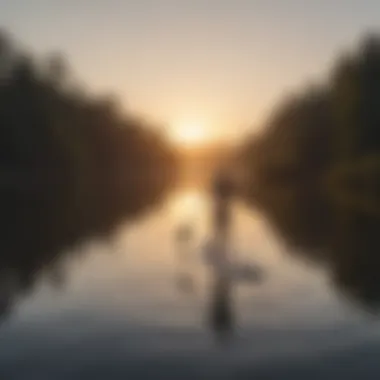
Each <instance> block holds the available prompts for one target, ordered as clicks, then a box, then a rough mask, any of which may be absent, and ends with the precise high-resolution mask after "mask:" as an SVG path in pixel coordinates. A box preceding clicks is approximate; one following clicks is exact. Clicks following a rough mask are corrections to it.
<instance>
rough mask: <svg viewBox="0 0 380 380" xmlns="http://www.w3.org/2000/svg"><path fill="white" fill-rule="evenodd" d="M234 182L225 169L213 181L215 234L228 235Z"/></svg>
mask: <svg viewBox="0 0 380 380" xmlns="http://www.w3.org/2000/svg"><path fill="white" fill-rule="evenodd" d="M232 195H233V184H232V181H231V180H230V178H229V177H228V175H227V173H226V172H225V171H219V172H218V173H217V174H216V176H215V178H214V183H213V201H214V210H213V229H214V235H215V236H219V237H221V236H226V235H227V233H228V231H229V230H230V225H231V198H232Z"/></svg>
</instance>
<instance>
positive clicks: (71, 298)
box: [0, 187, 380, 380]
mask: <svg viewBox="0 0 380 380" xmlns="http://www.w3.org/2000/svg"><path fill="white" fill-rule="evenodd" d="M189 221H190V223H191V225H192V226H193V228H194V231H193V232H194V237H193V239H192V240H191V246H189V250H188V252H186V253H185V254H183V252H179V250H178V245H177V243H176V237H175V232H176V230H177V228H178V227H179V226H181V224H183V223H187V222H189ZM46 234H49V230H48V229H47V230H46ZM209 235H210V199H209V195H208V194H207V192H205V191H204V190H202V189H201V188H196V187H187V188H179V189H177V190H175V191H173V192H172V193H170V194H169V195H168V196H167V197H166V198H165V199H163V200H162V202H160V203H159V204H156V205H154V206H152V207H151V208H150V209H148V210H145V212H144V213H143V214H141V215H136V216H134V217H133V218H129V219H126V220H125V221H124V222H122V223H120V224H119V225H118V226H117V227H116V228H114V229H113V230H112V232H110V233H108V234H106V235H103V236H102V237H98V238H88V239H87V238H86V239H84V240H83V241H81V242H79V243H76V244H75V245H73V246H70V247H67V248H63V249H62V250H61V251H60V254H59V257H56V258H55V262H54V263H53V264H54V265H50V264H49V267H48V270H47V269H46V270H45V269H41V270H39V269H38V268H36V267H35V266H33V267H32V268H33V269H32V270H31V272H33V281H29V283H28V284H29V285H27V286H26V285H22V284H20V282H21V280H20V278H21V277H22V276H21V275H20V273H24V272H23V271H27V270H28V269H27V268H24V267H23V266H22V265H19V266H15V265H13V266H12V265H6V266H4V267H3V268H2V271H1V283H0V291H1V295H0V297H1V298H0V302H1V304H0V311H1V312H2V316H3V320H2V324H1V325H0V378H1V379H12V380H13V379H15V380H24V379H25V380H26V379H28V380H31V379H32V380H34V379H38V380H44V379H49V380H50V379H57V380H60V379H103V378H108V379H125V378H129V379H154V378H158V379H180V378H181V379H212V378H216V379H233V378H237V379H240V378H242V379H250V378H253V376H258V377H259V378H278V379H285V378H300V379H301V378H304V377H305V376H308V378H309V379H314V378H315V379H317V378H318V379H319V378H321V379H322V378H323V379H330V378H331V379H332V378H334V379H335V378H337V377H338V378H339V376H342V377H343V376H345V378H359V377H360V378H374V379H375V378H376V379H377V378H379V376H380V362H379V361H378V354H379V353H380V330H379V324H378V320H377V318H376V317H375V315H374V314H373V313H369V312H368V311H366V310H365V309H364V308H363V307H358V305H357V304H356V303H355V302H353V301H352V300H351V299H350V298H349V297H347V296H346V295H344V292H342V291H341V290H340V289H339V287H337V286H335V284H334V283H333V279H332V278H333V275H332V273H331V272H332V270H331V266H328V265H316V264H315V263H314V262H312V261H310V260H307V259H306V260H302V259H300V256H302V254H301V255H298V254H294V252H292V250H294V249H295V248H294V247H292V246H291V245H290V244H288V243H287V242H286V239H284V236H282V235H281V234H280V233H279V232H278V230H277V229H276V228H274V226H273V225H272V223H271V220H270V218H267V217H266V215H265V214H263V212H262V211H260V210H259V209H257V208H255V207H253V206H247V205H246V204H245V203H243V202H241V201H239V200H236V201H235V203H234V205H233V228H232V231H231V242H230V243H231V246H232V251H233V252H232V254H233V255H234V257H235V258H237V259H239V260H242V261H244V262H253V263H255V264H257V265H259V266H260V267H261V268H262V270H263V273H264V276H263V279H262V281H261V282H260V283H240V282H239V281H235V282H233V281H232V282H230V283H229V284H228V297H226V298H225V303H226V305H225V307H227V308H228V310H229V317H228V318H229V320H228V325H229V326H228V328H229V329H230V330H231V331H230V335H229V337H228V339H227V340H222V339H220V333H221V331H219V329H218V326H216V325H215V324H213V322H212V318H210V315H211V314H212V313H213V308H215V302H214V301H215V297H216V293H215V289H214V287H213V278H212V274H211V272H210V269H209V268H208V267H207V265H206V264H205V262H204V257H203V255H202V246H203V245H204V244H205V242H206V241H207V239H208V237H209ZM20 239H22V237H20ZM185 256H186V257H185ZM25 266H27V265H26V264H25ZM45 266H46V265H45V264H43V265H41V267H43V268H45ZM224 291H227V290H226V289H224ZM363 376H364V377H363Z"/></svg>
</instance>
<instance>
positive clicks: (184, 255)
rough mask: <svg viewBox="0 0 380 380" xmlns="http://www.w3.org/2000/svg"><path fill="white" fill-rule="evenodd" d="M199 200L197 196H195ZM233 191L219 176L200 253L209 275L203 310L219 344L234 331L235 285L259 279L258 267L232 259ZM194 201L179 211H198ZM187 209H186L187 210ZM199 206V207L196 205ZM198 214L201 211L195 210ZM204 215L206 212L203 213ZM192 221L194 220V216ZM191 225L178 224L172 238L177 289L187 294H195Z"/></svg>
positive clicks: (210, 200) (184, 201) (255, 281)
mask: <svg viewBox="0 0 380 380" xmlns="http://www.w3.org/2000/svg"><path fill="white" fill-rule="evenodd" d="M198 196H199V193H198ZM233 198H234V189H233V186H232V182H231V181H230V179H229V178H228V177H226V176H225V175H224V173H222V172H221V173H218V175H217V176H216V177H215V180H214V184H213V186H212V188H211V192H210V198H209V202H210V206H211V207H209V209H208V214H209V215H208V216H209V221H210V225H209V226H208V233H206V244H204V246H203V251H202V255H203V257H202V260H203V261H202V264H206V266H207V269H208V272H207V275H208V281H207V283H208V298H209V299H208V309H207V310H206V314H207V321H208V326H209V327H210V329H211V331H213V332H214V333H215V335H216V338H217V339H218V340H219V341H220V342H223V343H225V342H227V341H229V338H231V337H232V333H233V331H234V328H235V318H234V299H233V288H234V285H236V284H238V283H240V282H248V283H251V284H252V283H255V284H257V283H258V282H259V280H261V279H262V276H261V274H262V273H261V272H260V270H259V268H258V267H257V266H253V265H249V264H248V263H245V262H241V261H239V260H237V259H236V257H234V253H235V252H234V248H233V244H232V240H231V238H232V229H233V228H232V227H233V224H234V221H233V213H232V211H233V205H234V203H233ZM196 199H197V198H196V197H194V196H193V197H189V196H188V197H183V198H182V201H183V206H185V207H182V211H185V212H189V210H191V211H192V212H194V211H196V210H197V207H196V206H197V203H196V202H195V203H194V200H196ZM189 200H190V201H191V200H192V201H193V203H191V202H190V208H188V207H186V206H189ZM199 204H200V203H198V205H199ZM198 211H200V210H199V209H198ZM202 211H203V212H205V210H204V209H203V210H202ZM192 219H193V220H195V218H194V215H193V218H192ZM194 227H195V226H194V225H191V222H187V223H186V222H184V223H182V224H180V225H179V226H178V228H177V230H176V233H175V234H174V239H175V240H176V242H177V254H178V257H179V258H180V262H181V265H182V266H181V268H180V274H179V277H178V287H179V288H180V290H181V291H182V292H183V293H185V294H188V293H189V292H191V291H193V290H194V286H195V284H194V280H193V278H192V273H191V270H192V269H193V270H194V268H192V267H191V260H192V259H194V256H195V252H196V249H195V247H196V246H197V245H196V244H194V237H195V236H194V231H193V229H194Z"/></svg>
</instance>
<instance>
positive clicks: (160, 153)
mask: <svg viewBox="0 0 380 380" xmlns="http://www.w3.org/2000/svg"><path fill="white" fill-rule="evenodd" d="M68 67H69V66H68V63H67V62H66V61H65V60H64V59H63V58H62V56H60V55H59V54H54V55H52V56H50V57H49V58H48V59H46V60H40V59H35V58H34V57H33V56H32V55H31V54H29V53H27V52H25V51H23V50H22V49H20V48H19V46H18V45H17V44H16V43H14V42H13V41H12V40H11V39H10V38H9V37H8V36H7V35H5V34H4V33H0V83H1V86H0V209H1V215H0V223H1V225H0V241H1V254H0V273H1V279H2V281H1V283H0V293H1V292H2V293H1V296H0V297H1V306H0V308H2V309H5V308H6V306H5V305H7V304H9V301H7V300H10V299H13V298H14V297H15V294H21V293H23V292H24V291H27V290H29V289H31V288H32V285H33V284H34V283H35V280H36V279H37V278H38V277H39V276H40V275H41V273H42V272H45V271H48V272H50V273H55V276H54V278H55V279H56V281H57V283H59V282H60V281H61V279H60V269H59V264H58V266H57V263H59V258H60V256H62V254H61V253H60V252H61V251H62V249H63V248H66V247H70V246H71V245H72V244H74V243H75V242H76V241H78V240H80V239H85V238H87V237H90V236H93V235H99V234H107V232H108V231H110V230H111V229H112V228H113V227H114V226H115V225H116V224H117V223H119V222H120V221H121V220H122V219H124V218H127V217H133V216H134V215H138V214H140V213H142V212H143V211H144V210H147V209H149V207H151V206H152V205H154V204H155V203H156V202H158V201H159V199H160V198H161V197H162V196H163V194H164V192H165V190H166V189H167V188H168V187H169V186H170V183H171V182H172V179H173V176H174V168H175V156H174V153H173V151H172V149H171V148H170V147H169V146H168V145H167V144H166V142H165V141H164V139H163V138H162V136H161V135H159V134H158V133H157V132H155V131H154V130H155V129H154V128H153V126H150V125H149V123H147V122H146V121H144V120H140V119H137V118H136V117H135V116H134V115H131V114H130V113H129V112H127V113H122V111H121V109H120V107H119V105H118V101H117V99H115V98H114V97H113V96H104V95H94V94H89V93H88V92H87V91H85V90H84V89H79V90H78V87H79V86H78V84H77V83H76V81H75V80H74V78H73V76H72V75H71V73H70V71H69V70H68ZM9 278H11V279H12V280H9Z"/></svg>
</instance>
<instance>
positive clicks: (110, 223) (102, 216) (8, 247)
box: [0, 181, 167, 318]
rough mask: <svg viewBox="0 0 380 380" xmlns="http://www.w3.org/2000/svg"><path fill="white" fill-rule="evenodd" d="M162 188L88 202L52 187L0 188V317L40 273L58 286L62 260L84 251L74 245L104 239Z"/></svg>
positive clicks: (153, 202) (151, 203) (154, 200)
mask: <svg viewBox="0 0 380 380" xmlns="http://www.w3.org/2000/svg"><path fill="white" fill-rule="evenodd" d="M148 184H149V181H148ZM166 191H167V189H166V188H163V187H162V186H155V185H154V182H152V183H150V186H147V187H146V188H145V190H143V189H141V190H140V191H139V192H138V193H136V194H135V196H133V197H128V198H127V199H128V201H126V200H125V199H124V201H123V202H122V203H121V202H119V203H117V204H116V203H113V201H112V200H110V201H109V202H108V201H107V202H104V203H98V204H94V203H91V206H89V205H86V204H79V203H77V202H75V199H73V198H68V197H65V198H62V197H59V196H58V195H56V194H54V193H52V192H50V193H46V194H40V195H36V194H29V195H26V194H17V193H14V192H13V193H5V192H4V191H3V192H1V193H0V209H1V211H2V212H1V215H0V226H1V228H0V242H1V243H0V244H1V251H2V253H1V256H0V317H2V318H4V317H6V316H7V315H8V314H9V312H10V311H11V309H12V305H13V304H14V303H15V302H17V300H18V299H19V298H21V297H23V296H24V295H27V294H29V293H31V292H32V291H33V288H34V285H35V284H36V283H37V282H38V280H40V279H41V278H45V279H47V280H48V281H49V282H50V284H51V285H53V286H54V287H56V288H62V287H63V285H64V282H65V270H64V264H65V262H66V261H67V259H69V258H71V257H73V256H75V255H77V254H79V252H80V253H81V254H83V251H80V250H75V249H73V248H74V247H75V246H76V245H78V244H79V243H80V242H82V241H86V240H89V239H91V238H95V237H96V238H97V239H103V240H105V241H106V240H107V239H108V238H109V236H110V235H111V234H112V231H113V230H114V229H115V228H116V227H117V226H118V225H119V224H121V223H122V222H125V221H127V220H131V219H132V220H133V219H136V218H137V217H139V216H141V215H143V214H144V213H147V212H149V211H151V209H152V208H154V207H155V206H157V205H159V204H160V203H161V202H162V201H163V199H164V197H165V194H166ZM137 194H138V195H137ZM89 204H90V203H89Z"/></svg>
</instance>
